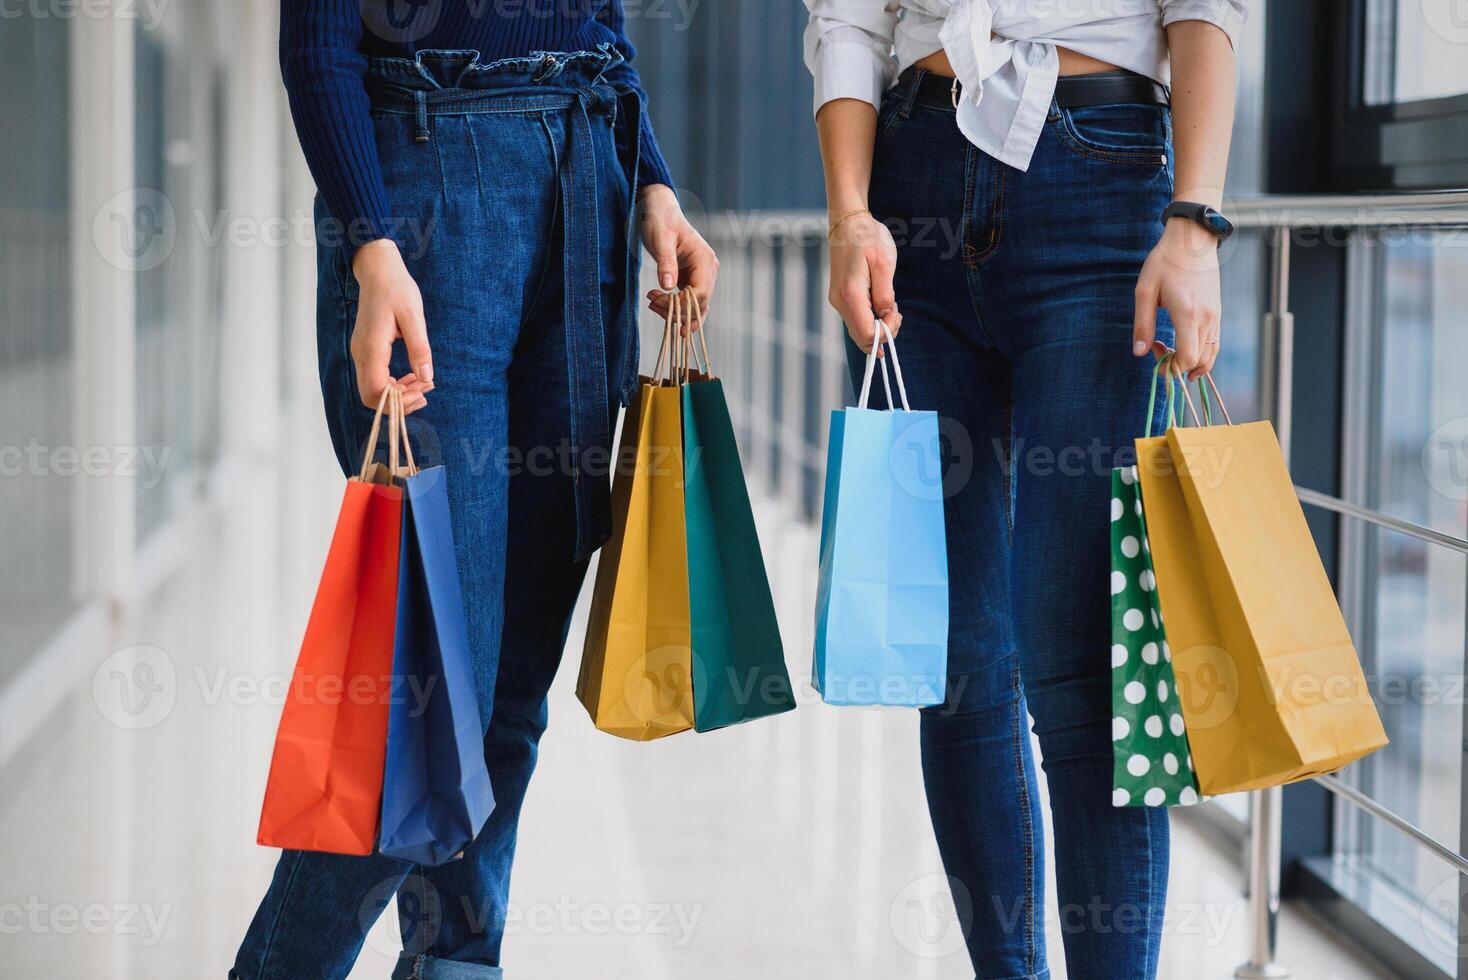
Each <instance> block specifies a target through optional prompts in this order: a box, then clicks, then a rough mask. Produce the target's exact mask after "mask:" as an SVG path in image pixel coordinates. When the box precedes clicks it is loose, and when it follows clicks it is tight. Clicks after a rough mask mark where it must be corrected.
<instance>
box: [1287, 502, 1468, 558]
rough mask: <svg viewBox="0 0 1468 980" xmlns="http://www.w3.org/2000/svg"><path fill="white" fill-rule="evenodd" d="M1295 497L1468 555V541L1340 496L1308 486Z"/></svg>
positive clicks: (1324, 508)
mask: <svg viewBox="0 0 1468 980" xmlns="http://www.w3.org/2000/svg"><path fill="white" fill-rule="evenodd" d="M1295 496H1297V497H1299V498H1300V502H1301V503H1305V504H1310V505H1311V506H1312V507H1319V508H1321V509H1322V510H1329V511H1334V512H1335V513H1337V514H1345V515H1346V516H1347V517H1355V518H1357V519H1359V520H1363V521H1365V522H1366V523H1368V524H1375V525H1376V526H1377V527H1384V528H1388V529H1390V530H1393V531H1396V532H1397V533H1399V534H1405V535H1408V536H1409V537H1413V538H1416V539H1418V540H1419V541H1426V542H1428V543H1430V544H1435V545H1440V546H1442V547H1444V548H1451V549H1452V550H1453V551H1457V552H1461V553H1462V554H1465V555H1468V540H1464V539H1463V538H1455V537H1453V536H1452V535H1451V534H1444V533H1443V532H1441V531H1434V530H1433V529H1432V528H1430V527H1424V526H1423V525H1421V524H1414V523H1412V522H1411V521H1404V520H1402V519H1401V518H1400V517H1393V516H1392V515H1390V514H1385V513H1383V512H1381V511H1379V510H1372V509H1371V508H1370V507H1362V506H1361V505H1360V504H1353V503H1351V502H1350V501H1346V500H1342V499H1341V498H1339V497H1332V496H1331V495H1330V494H1328V493H1321V492H1320V491H1319V490H1311V489H1310V488H1309V487H1302V486H1296V487H1295Z"/></svg>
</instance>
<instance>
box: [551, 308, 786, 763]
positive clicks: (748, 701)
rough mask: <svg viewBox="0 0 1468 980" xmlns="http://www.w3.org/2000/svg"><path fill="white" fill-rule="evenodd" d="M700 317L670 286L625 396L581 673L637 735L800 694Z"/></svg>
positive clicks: (741, 717) (608, 728)
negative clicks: (646, 368) (697, 362)
mask: <svg viewBox="0 0 1468 980" xmlns="http://www.w3.org/2000/svg"><path fill="white" fill-rule="evenodd" d="M697 316H698V310H697V301H696V300H695V299H694V297H693V295H692V293H691V292H690V291H686V290H685V291H684V292H680V293H679V294H677V295H676V296H674V297H673V299H672V302H671V304H670V309H669V316H668V319H667V321H666V322H665V323H664V332H663V346H662V348H661V349H660V350H659V352H658V357H657V362H656V367H655V369H654V372H653V375H654V376H653V377H652V378H650V379H646V381H645V383H644V384H643V385H642V386H641V389H640V391H639V394H638V397H637V400H636V401H635V402H634V403H633V404H631V405H629V406H628V408H627V414H626V419H625V421H624V423H623V428H622V439H621V444H620V447H619V451H618V454H619V456H621V457H622V458H623V459H624V460H626V459H627V458H628V457H630V459H631V463H632V465H631V466H630V468H629V467H628V466H627V465H625V462H624V463H622V464H620V465H618V467H617V473H616V478H615V480H614V481H613V487H612V513H613V531H612V539H611V540H610V541H609V542H608V543H607V545H606V547H605V548H604V549H603V550H602V555H601V559H600V562H599V564H598V567H597V575H596V585H595V588H594V591H593V594H592V605H591V622H590V625H589V626H588V628H587V633H586V645H585V648H584V650H583V653H582V661H581V674H580V677H579V679H578V681H577V686H576V692H577V696H578V697H579V698H580V699H581V702H582V704H584V705H585V706H586V709H587V711H588V712H589V713H590V715H591V718H592V721H593V722H594V723H595V724H596V727H597V728H599V729H601V730H602V731H605V732H609V733H611V734H613V735H618V736H621V737H623V738H630V739H634V740H638V741H645V740H648V739H653V738H658V737H661V736H663V735H671V734H673V733H675V732H680V731H686V730H687V729H689V728H696V729H697V730H698V731H709V730H711V729H714V728H720V727H723V726H725V725H732V724H736V723H738V722H742V721H748V720H750V719H753V718H758V717H762V716H765V715H771V714H777V713H779V712H782V711H789V710H790V709H792V708H794V707H795V699H794V694H793V692H792V691H791V688H790V677H789V674H788V673H787V672H786V670H785V660H784V652H783V649H782V647H781V643H780V632H779V627H778V625H777V624H776V621H775V609H774V601H773V599H772V598H771V596H770V587H769V582H768V580H767V578H766V576H765V568H764V560H763V558H762V557H761V555H760V550H759V538H758V537H757V535H756V533H755V527H754V516H753V514H752V512H751V510H750V504H749V494H748V491H747V490H746V489H745V485H744V471H743V469H742V467H741V466H740V464H739V454H738V449H737V448H736V446H735V443H734V431H733V427H732V426H731V425H730V422H729V413H728V408H727V406H726V404H725V401H724V393H723V386H722V384H721V383H720V382H719V380H718V379H717V378H714V377H712V376H711V375H710V374H709V372H708V371H707V370H705V371H703V372H699V371H695V370H692V368H691V366H690V364H689V360H690V357H691V354H692V350H691V346H690V345H691V341H690V340H689V339H688V338H685V337H684V336H683V329H684V327H686V326H691V325H693V323H694V321H696V319H697ZM697 326H698V327H699V328H701V327H702V324H701V323H699V324H697ZM697 333H698V336H699V340H700V342H702V340H703V332H702V329H698V330H697ZM704 362H705V368H707V366H708V365H707V348H705V349H704ZM665 371H666V372H667V377H666V378H664V377H663V375H664V372H665Z"/></svg>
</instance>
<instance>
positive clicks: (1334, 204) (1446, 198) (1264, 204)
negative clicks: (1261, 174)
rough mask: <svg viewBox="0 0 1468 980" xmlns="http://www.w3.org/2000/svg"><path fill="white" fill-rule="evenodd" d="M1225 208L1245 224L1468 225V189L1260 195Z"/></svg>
mask: <svg viewBox="0 0 1468 980" xmlns="http://www.w3.org/2000/svg"><path fill="white" fill-rule="evenodd" d="M1224 211H1225V212H1226V213H1227V215H1228V217H1229V219H1230V220H1231V221H1233V223H1234V224H1235V225H1238V226H1239V227H1242V228H1299V227H1301V226H1327V227H1329V226H1336V227H1353V228H1379V227H1383V226H1393V225H1404V224H1411V225H1468V191H1434V192H1431V193H1417V194H1258V195H1250V196H1248V197H1239V198H1232V199H1230V200H1228V202H1227V203H1226V204H1225V205H1224Z"/></svg>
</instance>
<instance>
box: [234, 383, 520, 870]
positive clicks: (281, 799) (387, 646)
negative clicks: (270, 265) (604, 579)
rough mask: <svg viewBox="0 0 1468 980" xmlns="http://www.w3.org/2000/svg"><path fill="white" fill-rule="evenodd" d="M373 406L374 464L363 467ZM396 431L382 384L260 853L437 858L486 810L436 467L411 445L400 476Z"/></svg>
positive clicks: (336, 540)
mask: <svg viewBox="0 0 1468 980" xmlns="http://www.w3.org/2000/svg"><path fill="white" fill-rule="evenodd" d="M384 406H388V407H389V408H390V412H389V423H388V446H389V452H388V465H387V467H386V468H384V467H382V466H380V465H378V464H376V463H373V462H372V455H373V450H374V449H375V447H376V444H377V438H378V434H379V431H380V427H381V422H382V415H383V408H384ZM406 436H407V429H406V425H405V423H404V420H403V416H402V406H401V402H400V398H399V395H398V393H397V391H396V389H392V388H389V390H388V391H385V392H384V393H383V396H382V399H381V400H380V401H379V402H378V406H377V414H376V416H375V417H374V418H373V422H372V432H371V435H370V436H369V437H368V442H367V448H366V453H365V456H364V459H363V462H362V469H361V472H360V473H359V474H358V475H357V476H356V477H354V478H353V479H351V480H349V481H348V482H347V490H346V496H345V499H344V500H343V502H342V509H341V515H340V517H339V518H338V521H337V528H336V532H335V534H334V535H333V538H332V543H331V550H330V552H329V553H328V555H327V561H326V569H325V571H324V572H323V573H322V577H321V585H320V587H319V589H318V590H317V594H316V602H315V605H314V606H313V608H312V610H311V618H310V621H309V623H308V625H307V627H306V636H305V639H304V640H303V641H302V644H301V653H300V656H299V657H298V658H297V661H296V669H295V674H294V675H293V677H292V679H291V687H290V691H289V694H288V696H287V699H286V704H285V708H284V710H283V712H282V715H281V720H280V727H279V729H278V731H277V734H276V742H275V754H274V756H273V758H272V759H271V764H270V776H269V781H268V783H267V785H266V790H265V802H264V806H263V807H262V810H261V814H260V832H259V836H258V840H259V843H261V844H264V845H267V846H273V847H288V848H295V849H298V850H309V851H328V852H332V853H337V854H371V853H373V851H374V850H375V849H379V850H380V851H381V852H382V853H384V854H389V855H392V856H395V857H401V858H404V859H407V860H412V861H416V862H419V863H423V864H438V863H442V862H443V861H444V860H447V859H449V858H451V857H452V856H453V855H455V854H457V853H458V852H459V851H461V850H462V849H463V848H464V846H465V845H467V844H468V843H469V841H471V840H472V839H473V837H474V835H475V834H476V833H478V831H479V828H480V827H481V826H482V825H483V824H484V821H485V819H486V818H487V817H488V816H489V812H490V810H491V809H492V808H493V805H494V801H493V796H492V794H491V792H490V786H489V774H488V772H487V771H486V769H485V765H484V753H483V743H482V740H483V729H482V727H481V725H480V718H479V710H478V702H477V700H476V698H475V693H474V679H473V675H472V672H471V668H470V661H469V649H468V640H467V637H466V635H465V631H464V618H463V616H464V614H463V602H462V598H461V596H460V594H459V583H458V570H457V567H456V565H455V564H454V552H453V540H452V535H451V532H450V530H449V523H448V505H447V496H446V494H445V491H444V471H443V468H442V467H434V468H431V469H428V470H424V471H422V472H419V471H418V470H417V467H416V466H414V465H413V463H412V451H411V449H408V450H407V457H408V466H407V467H406V468H405V469H400V468H399V465H398V463H399V461H398V447H399V440H400V439H401V440H402V442H403V445H404V448H405V449H406ZM379 828H380V833H379ZM379 840H380V841H381V843H380V846H379Z"/></svg>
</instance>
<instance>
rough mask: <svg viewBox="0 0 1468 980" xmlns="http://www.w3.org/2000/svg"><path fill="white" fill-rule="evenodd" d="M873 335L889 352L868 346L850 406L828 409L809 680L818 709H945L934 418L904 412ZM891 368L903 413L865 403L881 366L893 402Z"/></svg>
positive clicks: (944, 605)
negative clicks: (853, 403)
mask: <svg viewBox="0 0 1468 980" xmlns="http://www.w3.org/2000/svg"><path fill="white" fill-rule="evenodd" d="M878 323H879V324H880V321H878ZM880 329H881V330H882V331H883V332H885V333H886V335H887V340H886V347H887V353H888V356H887V357H883V358H878V357H877V356H876V355H875V350H876V346H875V345H874V346H873V352H874V353H872V354H869V355H867V363H866V373H865V376H864V377H863V379H862V385H861V394H860V396H859V397H858V399H857V405H856V407H855V408H847V409H838V410H836V411H833V412H832V413H831V436H830V444H829V446H828V448H827V454H826V491H825V503H824V508H823V512H822V515H821V569H820V584H819V587H818V591H817V594H816V642H815V668H814V671H813V681H814V683H815V687H816V690H818V691H820V692H821V697H822V699H823V700H825V701H826V703H827V704H850V705H871V704H881V705H893V706H898V707H922V706H924V705H930V704H940V703H942V701H943V695H944V687H945V682H946V680H947V677H948V546H947V542H946V539H945V537H944V533H943V478H942V469H941V462H940V455H939V445H938V416H937V414H936V413H934V412H914V411H912V410H911V409H910V408H909V407H908V404H907V391H906V390H905V388H904V386H903V383H902V368H901V366H900V365H899V364H898V362H897V350H896V347H895V345H894V344H893V342H892V335H891V332H890V331H888V330H887V327H886V325H885V324H881V325H880ZM888 360H891V362H892V370H893V373H894V374H895V376H896V381H897V391H898V395H899V396H900V398H901V402H902V409H901V410H900V411H898V410H895V409H894V410H891V411H878V410H875V409H870V408H867V407H866V406H867V399H868V397H869V395H870V393H871V384H872V372H873V367H874V365H875V364H876V362H878V361H880V362H881V364H882V385H883V387H885V388H886V389H887V404H889V405H891V404H892V397H891V396H892V390H891V386H890V383H889V382H888V379H887V363H886V362H887V361H888Z"/></svg>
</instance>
